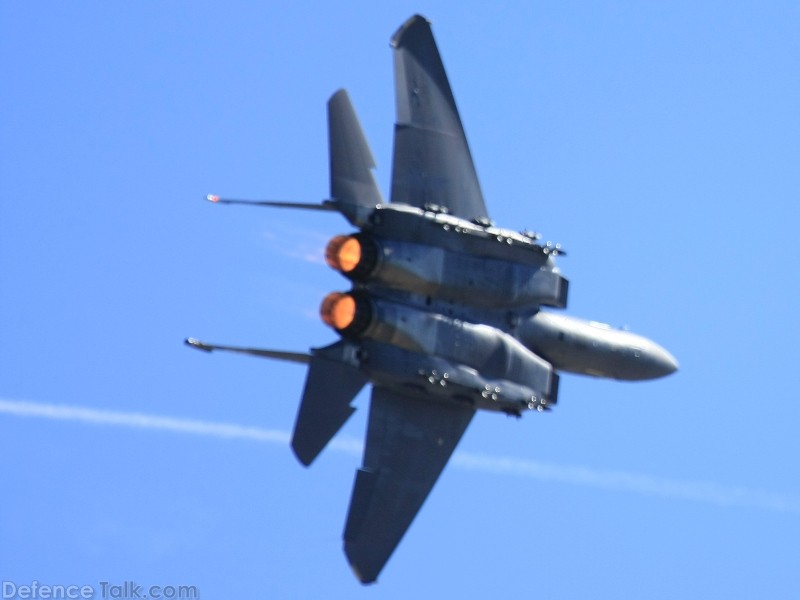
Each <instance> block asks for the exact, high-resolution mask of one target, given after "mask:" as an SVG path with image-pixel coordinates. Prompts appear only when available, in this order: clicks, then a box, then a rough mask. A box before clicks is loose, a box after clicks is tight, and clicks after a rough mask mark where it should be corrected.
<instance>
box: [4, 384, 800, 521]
mask: <svg viewBox="0 0 800 600" xmlns="http://www.w3.org/2000/svg"><path fill="white" fill-rule="evenodd" d="M0 414H7V415H13V416H17V417H38V418H43V419H51V420H62V421H74V422H82V423H90V424H94V425H116V426H121V427H129V428H139V429H151V430H161V431H170V432H174V433H190V434H196V435H203V436H207V437H216V438H224V439H240V440H250V441H256V442H266V443H270V444H281V445H285V444H288V443H289V440H290V437H291V436H290V434H289V433H288V432H286V431H282V430H279V429H264V428H261V427H247V426H243V425H235V424H231V423H218V422H212V421H200V420H196V419H184V418H175V417H161V416H157V415H149V414H143V413H135V412H123V411H116V410H102V409H96V408H85V407H80V406H65V405H59V404H47V403H42V402H28V401H23V400H5V399H2V398H0ZM328 447H329V448H332V449H334V450H336V451H338V452H344V453H347V454H355V455H358V454H361V452H362V450H363V444H362V443H361V442H360V441H359V440H355V439H353V438H343V439H335V440H333V441H332V442H331V443H330V444H329V446H328ZM451 464H452V465H453V466H454V467H457V468H459V469H465V470H469V471H480V472H484V473H490V474H493V475H515V476H518V477H528V478H531V479H538V480H544V481H554V482H558V483H565V484H570V485H578V486H585V487H593V488H599V489H605V490H610V491H616V492H631V493H636V494H641V495H646V496H657V497H662V498H672V499H679V500H691V501H695V502H702V503H706V504H714V505H718V506H738V507H744V508H756V509H761V510H770V511H778V512H788V513H796V514H800V496H798V495H793V494H784V493H778V492H767V491H762V490H755V489H751V488H746V487H740V486H730V485H722V484H718V483H714V482H710V481H683V480H677V479H666V478H662V477H654V476H651V475H643V474H637V473H631V472H626V471H618V470H607V469H594V468H588V467H580V466H573V465H560V464H553V463H547V462H542V461H536V460H528V459H516V458H508V457H501V456H490V455H486V454H477V453H471V452H457V453H456V454H455V455H454V456H453V460H452V463H451Z"/></svg>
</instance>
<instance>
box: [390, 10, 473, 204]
mask: <svg viewBox="0 0 800 600" xmlns="http://www.w3.org/2000/svg"><path fill="white" fill-rule="evenodd" d="M391 43H392V47H393V48H394V69H395V94H396V102H397V123H396V124H395V133H394V136H395V137H394V159H393V164H392V192H391V198H392V202H403V203H406V204H411V205H413V206H419V207H423V206H424V205H425V204H437V205H439V206H444V207H446V208H447V209H448V210H449V211H450V212H451V213H452V214H454V215H456V216H458V217H463V218H465V219H473V218H479V217H483V218H485V217H488V213H487V211H486V205H485V203H484V200H483V194H482V193H481V187H480V184H479V183H478V176H477V174H476V172H475V166H474V164H473V162H472V155H471V154H470V151H469V146H468V145H467V138H466V136H465V135H464V129H463V127H462V126H461V119H460V118H459V116H458V109H457V108H456V103H455V100H454V98H453V92H452V91H451V90H450V84H449V82H448V80H447V74H446V73H445V70H444V66H443V65H442V59H441V57H440V56H439V50H438V49H437V47H436V42H435V41H434V39H433V33H432V32H431V27H430V23H429V22H428V21H427V20H426V19H425V18H424V17H421V16H419V15H416V16H414V17H411V18H410V19H409V20H408V21H407V22H406V23H405V24H403V26H402V27H400V29H399V30H398V31H397V33H395V34H394V36H393V37H392V42H391Z"/></svg>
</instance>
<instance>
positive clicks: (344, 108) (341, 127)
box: [328, 90, 384, 226]
mask: <svg viewBox="0 0 800 600" xmlns="http://www.w3.org/2000/svg"><path fill="white" fill-rule="evenodd" d="M328 149H329V152H330V175H331V199H332V200H333V201H334V202H335V203H336V206H337V208H338V209H339V210H340V211H341V212H342V213H343V214H344V215H345V217H347V219H348V220H349V221H350V222H351V223H353V224H354V225H356V226H361V225H363V224H364V219H365V218H366V216H367V215H368V214H369V212H370V211H372V209H373V208H375V206H376V205H377V204H381V203H382V202H383V201H384V200H383V196H382V195H381V192H380V189H379V188H378V184H377V182H376V181H375V176H374V175H373V173H372V169H374V168H375V159H374V158H373V156H372V151H371V150H370V148H369V144H368V143H367V139H366V137H365V136H364V132H363V131H362V129H361V124H360V123H359V121H358V117H357V116H356V111H355V109H354V108H353V105H352V103H351V102H350V97H349V96H348V94H347V91H346V90H339V91H338V92H336V93H335V94H334V95H333V96H331V98H330V100H328Z"/></svg>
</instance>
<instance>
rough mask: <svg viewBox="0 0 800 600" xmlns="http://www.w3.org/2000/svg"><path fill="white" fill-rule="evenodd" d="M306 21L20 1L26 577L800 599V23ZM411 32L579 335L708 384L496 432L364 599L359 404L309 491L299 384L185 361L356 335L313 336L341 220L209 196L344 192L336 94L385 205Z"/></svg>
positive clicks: (472, 452)
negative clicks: (355, 541)
mask: <svg viewBox="0 0 800 600" xmlns="http://www.w3.org/2000/svg"><path fill="white" fill-rule="evenodd" d="M284 4H285V6H278V5H277V3H245V2H227V3H225V4H224V5H223V4H222V3H210V2H172V3H156V2H136V3H101V2H70V3H54V2H52V3H11V2H5V3H1V4H0V80H2V81H3V84H4V91H3V93H2V94H0V114H2V119H0V140H1V141H2V145H0V181H2V186H3V199H2V201H1V202H0V211H1V212H0V334H2V335H0V340H2V341H1V342H0V473H2V484H0V490H1V493H0V579H2V580H3V581H13V582H16V583H17V584H19V585H23V584H28V583H30V582H31V581H33V580H38V581H39V582H42V583H47V584H62V585H69V584H77V585H83V584H89V585H93V586H95V587H98V589H99V582H101V581H109V582H120V583H121V582H123V581H125V580H135V581H137V582H138V583H141V584H144V585H162V586H163V585H181V584H191V585H196V586H197V587H198V588H199V589H200V591H201V597H203V598H243V597H275V598H309V597H327V598H353V597H373V598H409V597H431V596H443V595H447V596H448V597H453V596H458V597H463V598H483V597H486V596H488V595H490V594H491V595H492V596H494V597H510V596H525V597H534V596H536V597H546V598H574V597H592V598H615V599H616V598H640V597H648V598H678V597H679V598H708V597H725V598H752V597H756V596H758V597H778V598H780V597H795V596H797V595H798V594H800V583H798V579H797V566H798V558H800V555H799V554H798V548H797V539H798V536H800V470H798V468H797V459H798V454H799V453H800V440H799V438H798V436H797V433H796V430H797V423H798V420H800V404H799V403H798V401H797V390H798V389H799V388H800V385H799V384H800V378H798V369H797V364H796V363H797V343H796V340H797V339H798V337H800V325H799V323H798V317H797V311H796V299H797V297H798V291H800V290H798V268H797V262H796V257H797V250H796V229H797V226H796V224H797V222H798V211H797V208H796V204H797V200H798V198H800V176H798V165H800V141H798V140H800V111H798V106H800V41H798V36H797V31H798V30H800V8H798V5H797V4H796V3H792V2H771V3H766V4H765V3H756V2H743V1H741V2H737V1H735V2H671V3H660V4H656V3H640V2H613V3H600V2H597V3H595V2H589V3H586V2H543V3H527V2H516V3H515V2H507V3H500V4H495V5H492V6H491V7H490V6H489V5H488V4H486V3H482V2H452V1H449V2H447V1H443V2H426V1H422V2H417V3H409V2H388V3H370V2H339V3H330V4H325V5H322V6H320V5H317V4H315V3H284ZM416 12H419V13H422V14H424V15H426V16H427V17H428V18H430V19H431V20H432V22H433V29H434V35H435V36H436V38H437V42H438V44H439V48H440V50H441V53H442V56H443V60H444V63H445V67H446V68H447V70H448V74H449V76H450V81H451V84H452V87H453V90H454V93H455V97H456V101H457V103H458V105H459V108H460V111H461V116H462V120H463V122H464V125H465V128H466V132H467V136H468V139H469V142H470V146H471V149H472V154H473V157H474V159H475V162H476V165H477V170H478V175H479V177H480V180H481V184H482V187H483V191H484V195H485V197H486V201H487V205H488V207H489V210H490V213H491V216H492V217H493V218H494V219H495V220H496V221H497V222H498V224H499V225H501V226H505V227H510V228H516V229H523V228H530V229H535V230H538V231H541V232H542V233H543V234H544V236H545V238H546V239H552V240H554V241H558V242H561V243H562V244H563V246H564V247H565V248H566V249H567V251H568V252H569V255H568V256H567V257H564V258H562V259H561V261H560V265H561V268H562V270H563V272H564V274H565V275H566V276H567V277H568V278H569V279H570V283H571V285H570V306H569V309H568V312H569V314H573V315H578V316H584V317H587V318H592V319H596V320H600V321H606V322H609V323H612V324H614V325H627V326H629V327H630V328H631V329H632V330H634V331H636V332H640V333H642V334H645V335H647V336H649V337H652V338H653V339H654V340H656V341H657V342H659V343H660V344H662V345H664V346H665V347H666V348H668V349H669V350H670V351H671V352H672V353H673V354H674V355H675V356H676V357H677V358H678V360H679V361H680V364H681V370H680V371H679V372H678V373H677V374H676V375H673V376H671V377H669V378H667V379H664V380H660V381H655V382H648V383H642V384H630V383H628V384H626V383H617V382H608V381H600V380H594V379H589V378H581V377H576V376H569V375H565V376H564V377H563V378H562V386H561V393H560V404H559V405H558V407H557V408H556V409H555V410H554V411H552V412H551V413H549V414H546V415H537V414H531V415H526V417H525V418H523V419H520V420H514V419H510V418H506V417H503V416H498V415H493V414H481V415H478V417H477V418H476V419H475V420H474V421H473V424H472V426H471V427H470V429H469V430H468V432H467V434H466V436H465V437H464V439H463V440H462V443H461V446H460V451H461V452H462V454H461V458H460V459H459V462H457V463H454V464H453V465H451V466H450V467H448V469H447V470H446V471H445V473H444V475H443V477H442V479H441V480H440V482H439V483H438V484H437V487H436V488H435V489H434V492H433V493H432V495H431V497H430V499H429V500H428V502H427V504H426V506H425V507H424V508H423V510H422V512H421V513H420V515H419V517H418V518H417V520H416V521H415V523H414V524H413V525H412V527H411V529H410V531H409V533H408V535H407V536H406V538H405V540H404V541H403V542H402V544H401V545H400V547H399V549H398V551H397V552H396V553H395V555H394V557H393V558H392V560H391V561H390V562H389V564H388V566H387V568H386V569H385V571H384V572H383V574H382V576H381V578H380V580H379V583H378V584H377V585H376V586H372V587H369V588H362V587H361V586H360V585H359V584H358V583H357V582H356V580H355V578H354V577H353V576H352V574H351V573H350V571H349V569H348V567H347V563H346V561H345V559H344V556H343V554H342V552H341V532H342V528H343V525H344V517H345V512H346V509H347V505H348V501H349V494H350V489H351V486H352V481H353V475H354V471H355V469H356V468H357V466H358V465H359V460H360V459H359V456H358V453H357V450H354V446H357V441H358V440H360V439H361V438H362V437H363V432H364V427H365V419H366V412H367V411H366V407H367V398H366V397H363V396H362V397H359V399H358V400H357V405H358V406H359V410H358V411H357V413H356V415H355V416H354V417H353V418H352V419H351V421H350V422H349V423H348V425H347V426H346V427H345V429H344V430H343V432H342V433H341V434H340V435H341V440H342V441H340V442H339V444H338V445H337V446H336V447H334V448H332V449H330V450H329V451H327V452H326V453H325V454H323V455H322V456H321V457H320V459H319V460H318V461H317V462H316V463H315V464H314V465H313V466H312V467H311V468H309V469H305V468H303V467H301V466H300V465H299V463H298V462H297V461H296V460H295V459H294V457H293V456H292V454H291V451H290V450H289V448H288V445H287V444H286V443H285V435H286V433H287V432H288V431H290V430H291V427H292V425H293V422H294V416H295V411H296V409H297V402H298V399H299V397H300V393H301V390H302V386H303V381H304V371H303V369H302V368H301V367H299V366H294V365H290V364H282V363H273V362H269V361H259V360H256V359H251V358H248V357H238V356H224V355H212V356H206V355H203V354H200V353H197V352H194V351H191V350H190V349H187V348H185V347H184V346H183V344H182V340H183V338H184V337H186V336H189V335H194V336H197V337H200V338H201V339H206V340H208V341H215V342H227V343H234V344H236V343H238V344H247V345H256V346H265V347H272V348H285V349H289V350H298V351H302V350H305V349H306V348H308V347H309V346H320V345H324V344H327V343H329V342H331V341H333V339H334V338H335V335H334V334H333V332H331V331H330V330H329V329H327V328H326V327H325V326H324V325H323V324H322V323H321V322H320V321H319V319H318V317H317V316H316V313H317V307H318V305H319V302H320V300H321V298H322V297H323V296H324V295H325V294H326V293H327V292H329V291H331V290H340V289H346V288H347V283H346V282H345V281H344V280H343V279H342V278H341V277H340V276H338V275H337V274H336V273H334V272H332V271H331V270H330V269H328V268H327V267H326V266H325V265H324V263H323V262H322V260H321V253H322V250H323V248H324V245H325V243H326V241H327V240H328V239H329V238H330V237H331V236H332V235H334V234H336V233H342V232H346V231H348V230H349V227H348V224H347V223H346V222H345V221H344V220H343V219H341V218H340V217H338V216H337V215H328V214H316V213H307V212H292V211H269V210H266V209H264V210H259V209H251V208H249V207H229V206H213V205H210V204H208V203H204V202H203V201H202V198H203V197H204V195H205V194H207V193H219V194H224V195H228V196H231V197H254V198H277V199H287V200H298V201H316V200H320V199H322V198H324V197H326V195H327V193H328V173H327V137H326V136H327V132H326V124H325V102H326V100H327V98H328V97H329V96H330V94H332V93H333V92H334V91H335V90H336V89H338V88H340V87H345V88H347V89H348V90H349V92H350V95H351V98H352V100H353V102H354V104H355V106H356V109H357V111H358V113H359V115H360V117H361V120H362V124H363V126H364V129H365V131H366V134H367V137H368V139H369V140H370V143H371V145H372V149H373V152H374V154H375V156H376V159H377V161H378V171H377V176H378V180H379V182H380V184H381V186H382V188H383V190H384V192H385V193H387V194H388V182H389V175H390V165H391V144H392V122H393V119H394V95H393V94H394V91H393V82H392V71H391V67H392V62H391V52H390V49H389V46H388V40H389V37H390V35H391V34H392V33H393V32H394V31H395V29H396V28H397V27H398V26H399V25H400V24H401V23H402V22H403V21H404V20H405V19H406V18H407V17H409V16H410V15H411V14H413V13H416ZM23 401H25V402H30V403H32V404H21V402H23ZM53 406H58V407H62V408H63V407H66V408H67V409H68V411H67V412H66V413H65V412H62V413H58V412H57V411H56V409H55V408H53ZM76 407H80V408H82V409H86V410H84V411H83V412H80V411H78V410H77V408H76ZM69 411H72V412H69ZM87 411H89V412H87ZM92 411H94V412H92ZM23 413H25V414H23ZM34 413H35V415H34ZM130 413H137V414H140V415H146V417H137V418H139V424H140V425H142V424H144V425H145V426H143V427H134V426H132V424H133V422H134V421H136V418H134V417H131V416H130ZM26 415H27V416H26ZM58 415H60V416H61V417H67V418H56V417H57V416H58ZM115 415H116V416H115ZM161 417H170V418H174V419H178V420H182V421H169V422H167V425H165V422H164V421H163V420H159V418H161ZM142 419H144V421H142ZM148 419H149V420H148ZM187 419H188V420H194V421H201V422H202V424H201V425H197V424H195V426H191V425H187V424H186V422H185V421H183V420H187ZM111 421H115V422H111ZM119 423H122V425H120V424H119ZM170 423H171V424H172V426H168V425H169V424H170ZM176 423H183V425H179V424H178V425H176ZM220 423H223V424H233V425H237V426H241V427H249V428H258V431H257V433H256V434H254V435H250V436H249V437H248V436H247V434H246V433H244V430H241V429H233V430H228V433H229V434H231V432H233V433H232V434H231V435H228V436H223V435H221V433H220V430H219V429H218V425H219V424H220ZM215 427H217V429H215ZM187 429H191V431H186V430H187ZM265 431H266V432H267V433H269V432H271V434H269V435H267V433H265ZM259 432H260V433H259ZM251 433H252V431H251ZM270 435H271V436H272V437H270ZM282 436H284V437H282ZM476 465H477V466H476ZM98 597H99V596H98Z"/></svg>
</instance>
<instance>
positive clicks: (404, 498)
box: [344, 386, 475, 583]
mask: <svg viewBox="0 0 800 600" xmlns="http://www.w3.org/2000/svg"><path fill="white" fill-rule="evenodd" d="M474 414H475V409H473V408H471V407H469V406H466V405H464V406H460V405H456V404H445V403H440V402H435V401H428V400H426V399H424V398H423V397H421V396H420V395H417V394H413V393H410V392H409V393H406V392H402V393H400V392H396V391H393V390H389V389H386V388H382V387H377V386H375V387H373V390H372V400H371V403H370V412H369V425H368V427H367V442H366V446H365V448H364V460H363V465H362V467H361V468H360V469H359V470H358V471H357V472H356V480H355V484H354V486H353V495H352V497H351V499H350V510H349V512H348V515H347V524H346V525H345V531H344V551H345V554H346V555H347V559H348V560H349V561H350V565H351V567H352V568H353V571H354V572H355V573H356V576H357V577H358V578H359V579H360V580H361V582H362V583H372V582H374V581H375V580H376V579H377V577H378V574H379V573H380V571H381V569H382V568H383V566H384V565H385V564H386V562H387V561H388V560H389V557H390V556H391V555H392V552H394V549H395V548H396V547H397V545H398V544H399V543H400V540H401V539H402V537H403V535H404V534H405V532H406V530H407V529H408V527H409V526H410V525H411V522H412V521H413V520H414V517H415V516H416V514H417V512H418V511H419V509H420V508H421V507H422V504H423V502H424V501H425V499H426V498H427V497H428V494H429V493H430V491H431V489H432V488H433V485H434V484H435V483H436V480H437V479H438V478H439V475H440V474H441V472H442V470H443V469H444V466H445V465H446V464H447V461H448V460H449V459H450V455H451V454H452V453H453V450H454V449H455V447H456V445H457V444H458V442H459V440H460V439H461V436H462V435H463V434H464V431H465V430H466V428H467V425H469V423H470V421H471V420H472V416H473V415H474Z"/></svg>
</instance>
